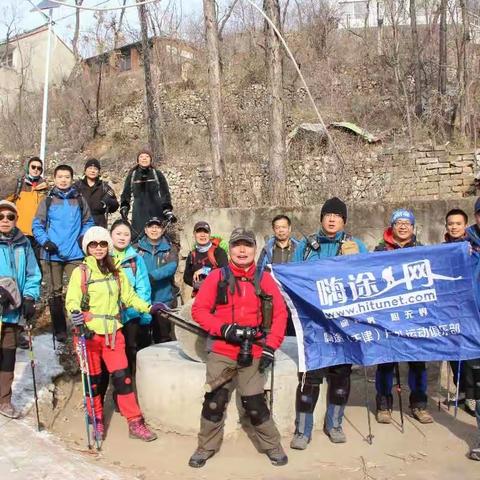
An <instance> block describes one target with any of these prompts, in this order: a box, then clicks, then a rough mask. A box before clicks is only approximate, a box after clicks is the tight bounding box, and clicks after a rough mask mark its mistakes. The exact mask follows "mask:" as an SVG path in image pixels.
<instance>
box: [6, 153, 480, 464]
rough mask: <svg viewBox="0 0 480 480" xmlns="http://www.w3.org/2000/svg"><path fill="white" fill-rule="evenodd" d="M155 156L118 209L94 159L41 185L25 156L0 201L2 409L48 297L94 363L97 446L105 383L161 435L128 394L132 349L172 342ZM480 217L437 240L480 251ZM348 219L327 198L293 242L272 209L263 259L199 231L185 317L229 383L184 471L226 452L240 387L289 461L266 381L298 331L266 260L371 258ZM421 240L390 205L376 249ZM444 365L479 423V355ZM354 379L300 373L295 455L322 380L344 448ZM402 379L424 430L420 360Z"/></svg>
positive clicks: (164, 219)
mask: <svg viewBox="0 0 480 480" xmlns="http://www.w3.org/2000/svg"><path fill="white" fill-rule="evenodd" d="M152 158H153V157H152V154H151V153H150V152H149V151H148V150H142V151H141V152H140V153H139V154H138V156H137V161H136V165H135V166H134V168H132V169H131V171H130V172H129V174H128V176H127V178H126V181H125V185H124V188H123V193H122V195H121V197H120V202H119V201H118V200H117V198H116V196H115V193H114V191H113V189H112V188H111V186H110V185H108V183H106V182H104V181H102V180H101V178H100V173H101V168H100V163H99V162H98V160H96V159H90V160H88V161H87V162H86V164H85V169H84V176H83V178H82V179H81V180H79V181H77V182H75V183H74V172H73V169H72V168H71V167H70V166H68V165H58V166H57V167H55V170H54V172H53V183H54V186H53V188H51V189H49V187H48V185H47V183H46V181H45V179H44V178H43V176H42V169H43V163H42V162H41V160H40V159H39V158H37V157H33V158H30V159H29V161H28V162H27V166H26V173H25V175H23V176H22V177H21V178H20V179H19V180H18V182H17V185H16V188H15V191H14V192H12V194H11V196H9V197H8V198H6V199H5V200H1V201H0V255H1V262H0V309H1V323H0V325H1V337H0V414H3V415H5V416H8V417H11V418H16V417H17V416H18V413H17V412H16V410H15V408H14V406H13V405H12V402H11V395H12V391H11V386H12V381H13V372H14V367H15V352H16V348H17V345H18V346H20V347H23V348H25V346H26V347H27V348H28V345H29V341H28V338H26V336H25V335H26V333H25V332H28V331H29V330H28V329H29V328H31V326H32V325H34V322H35V316H36V303H37V302H38V301H39V300H40V296H41V294H40V292H41V290H43V295H44V297H46V299H47V303H48V306H49V310H50V316H51V320H52V327H53V335H54V339H55V341H56V342H59V343H64V342H65V341H67V337H68V331H67V319H69V321H70V323H71V325H72V327H73V331H74V335H73V342H74V345H75V348H76V351H77V353H78V356H79V360H80V362H82V361H83V363H86V364H87V366H88V371H87V375H85V383H86V384H88V388H87V392H86V397H89V398H88V401H87V400H86V401H85V407H86V416H87V419H88V421H89V422H90V423H91V424H92V425H93V427H94V436H95V439H96V440H97V441H98V440H100V441H102V440H103V436H104V424H103V420H104V419H103V403H104V397H105V393H106V391H107V389H108V385H109V382H110V380H111V382H112V387H113V392H114V394H113V397H114V401H115V404H116V407H117V408H118V410H119V411H120V413H121V414H122V415H123V416H124V417H125V418H126V419H127V422H128V425H129V433H130V436H131V437H133V438H139V439H142V440H144V441H152V440H155V439H156V435H155V433H154V432H152V430H151V429H150V428H149V427H148V426H147V425H146V423H145V421H144V419H143V416H142V413H141V411H140V408H139V405H138V402H137V399H136V395H135V389H134V377H135V368H136V355H137V352H138V351H139V350H140V349H142V348H145V347H148V346H149V345H151V343H152V342H153V343H162V342H168V341H171V340H172V339H173V338H174V333H173V331H172V326H171V323H170V321H169V314H168V310H169V309H172V308H175V307H176V306H177V298H178V287H177V286H176V283H175V273H176V271H177V268H178V264H179V245H178V243H177V242H176V241H175V240H174V239H173V238H172V237H171V236H170V235H169V225H170V224H171V223H174V222H175V221H176V218H175V216H174V214H173V207H172V203H171V198H170V192H169V189H168V184H167V182H166V180H165V177H164V176H163V174H162V173H161V172H160V171H159V170H158V169H156V168H154V166H153V162H152ZM132 203H133V209H132V216H131V221H130V220H129V219H128V215H129V212H130V210H131V208H130V207H131V204H132ZM117 209H120V218H119V219H118V220H115V221H114V222H113V223H112V224H111V226H110V230H107V226H108V223H107V219H108V214H110V213H114V212H115V211H116V210H117ZM475 220H476V223H475V224H474V225H472V226H468V216H467V214H466V213H465V212H464V211H463V210H460V209H453V210H450V211H449V212H448V213H447V214H446V218H445V228H446V233H445V242H463V241H467V242H469V243H470V244H471V247H472V252H473V254H474V255H477V253H478V252H480V199H479V200H477V202H476V203H475ZM346 223H347V206H346V204H345V203H344V202H343V201H342V200H340V199H339V198H336V197H334V198H330V199H328V200H327V201H326V202H325V203H324V204H323V206H322V209H321V214H320V219H319V227H318V231H317V232H316V233H314V234H312V235H310V236H308V237H307V236H305V237H304V238H302V239H300V240H297V239H295V238H294V237H293V236H292V224H291V220H290V218H289V217H288V216H287V215H285V214H280V215H277V216H275V217H274V218H273V220H272V229H273V235H272V236H271V237H270V238H269V239H268V240H267V241H266V243H265V246H264V247H263V248H262V249H261V251H258V249H257V240H256V234H255V233H254V232H253V231H251V230H248V229H245V228H243V227H241V226H240V227H237V228H235V229H234V230H233V231H232V232H231V235H230V238H229V239H228V241H225V240H223V239H222V238H220V237H218V236H215V235H213V233H212V228H211V226H210V223H209V222H208V221H206V220H201V221H198V222H197V223H196V224H195V225H194V228H193V236H194V241H195V245H194V247H193V249H192V250H191V251H190V253H189V254H188V256H187V259H186V263H185V269H184V275H183V280H184V282H185V284H187V285H189V286H190V287H192V294H191V295H192V298H193V304H192V318H193V320H194V321H195V322H196V323H198V325H199V326H200V327H201V328H202V329H203V330H205V331H206V332H207V333H208V334H209V335H210V337H211V340H212V341H211V342H209V352H208V356H207V362H206V380H207V383H211V382H213V381H215V380H217V379H218V378H219V377H220V376H221V375H222V374H223V373H224V372H225V371H226V370H229V369H230V370H231V371H234V372H235V376H234V377H230V378H229V379H227V380H226V381H225V382H223V383H222V384H221V385H219V386H218V387H217V388H215V389H213V391H211V392H208V393H206V394H205V398H204V402H203V406H202V409H201V414H200V432H199V435H198V446H197V448H196V450H195V452H194V453H193V455H192V456H191V458H190V460H189V465H190V466H191V467H196V468H198V467H202V466H203V465H205V463H206V462H207V460H208V459H209V458H211V457H212V456H213V455H214V454H215V453H216V452H218V450H219V449H220V445H221V442H222V438H223V426H224V421H225V412H226V408H227V405H228V402H229V400H230V397H231V394H232V391H233V390H234V389H235V388H236V389H237V392H238V394H239V395H240V397H241V404H242V407H243V409H244V411H245V414H246V415H247V416H248V417H249V419H250V422H251V425H252V427H253V428H254V430H255V434H256V438H257V440H258V445H259V447H260V450H261V451H263V452H264V453H265V454H266V455H267V456H268V458H269V460H270V461H271V463H272V464H273V465H278V466H280V465H285V464H286V463H287V462H288V457H287V455H286V453H285V451H284V449H283V448H282V445H281V438H280V434H279V432H278V430H277V428H276V426H275V423H274V421H273V418H272V416H271V412H270V409H269V407H268V405H267V402H266V397H265V376H264V373H265V371H266V370H267V369H268V368H269V367H270V366H271V365H272V362H273V361H274V356H275V351H276V350H277V349H278V348H279V347H280V346H281V344H282V342H283V339H284V337H285V335H295V327H294V325H293V322H292V319H291V314H290V312H289V310H288V309H287V306H286V304H285V301H284V299H283V296H282V293H281V291H280V289H279V287H278V286H277V283H276V282H275V280H274V279H273V277H272V275H271V273H270V265H271V264H277V263H288V262H309V261H314V260H317V259H322V258H326V257H335V256H343V255H354V254H360V253H367V251H368V250H367V248H366V246H365V244H364V243H363V242H362V241H361V240H360V239H359V238H357V237H354V236H352V235H351V234H350V233H347V232H346V230H345V226H346ZM420 245H421V243H420V242H419V241H418V239H417V238H416V236H415V216H414V213H413V212H412V211H410V210H407V209H398V210H395V211H394V212H393V213H392V215H391V219H390V224H389V225H388V227H387V228H386V230H385V232H384V235H383V238H382V239H381V241H380V242H379V244H378V246H377V247H376V248H375V250H376V251H388V250H395V249H401V248H410V247H416V246H420ZM257 254H258V255H257ZM257 256H258V260H257V261H255V259H256V258H257ZM42 277H43V285H42ZM64 279H66V280H67V282H68V285H64ZM65 286H67V288H66V294H65V297H64V287H65ZM246 346H247V347H246ZM82 352H83V353H82ZM82 354H83V357H82ZM479 357H480V355H479ZM451 368H452V371H453V373H454V375H453V378H454V382H455V383H458V385H456V387H457V390H458V392H461V393H462V394H463V395H464V397H465V408H466V409H469V410H470V411H471V413H472V414H476V416H477V421H478V423H479V428H480V389H479V385H480V378H478V373H477V372H479V371H480V359H479V360H470V361H466V362H462V366H461V372H460V374H459V375H458V372H459V368H460V366H459V364H458V362H451ZM395 369H398V364H394V363H388V364H383V365H379V366H378V367H377V369H376V378H375V388H376V419H377V422H378V423H380V424H388V423H391V422H392V416H391V412H392V408H393V396H392V389H393V384H394V372H395ZM351 371H352V365H349V364H343V365H335V366H332V367H328V368H324V369H319V370H310V371H306V372H298V386H297V391H296V399H295V422H294V424H295V431H294V434H293V438H292V440H291V442H290V447H291V448H293V449H297V450H304V449H306V448H307V447H308V444H309V443H310V441H311V439H312V435H313V429H314V410H315V407H316V404H317V401H318V398H319V394H320V386H321V384H322V383H323V381H324V379H326V381H327V384H328V391H327V408H326V413H325V420H324V425H323V431H324V433H325V434H326V435H327V436H328V438H329V439H330V440H331V441H332V442H333V443H344V442H346V436H345V432H344V431H343V426H342V424H343V418H344V412H345V407H346V405H347V403H348V399H349V395H350V376H351ZM457 378H458V379H459V382H457ZM408 385H409V388H410V399H409V400H410V409H411V414H412V416H413V417H414V418H415V419H416V420H417V421H419V422H420V423H424V424H426V423H432V422H433V417H432V415H431V414H430V413H429V411H428V409H427V400H428V396H427V367H426V364H425V362H409V373H408ZM469 456H470V458H472V459H474V460H480V443H478V444H477V445H474V446H473V447H472V448H471V450H470V453H469Z"/></svg>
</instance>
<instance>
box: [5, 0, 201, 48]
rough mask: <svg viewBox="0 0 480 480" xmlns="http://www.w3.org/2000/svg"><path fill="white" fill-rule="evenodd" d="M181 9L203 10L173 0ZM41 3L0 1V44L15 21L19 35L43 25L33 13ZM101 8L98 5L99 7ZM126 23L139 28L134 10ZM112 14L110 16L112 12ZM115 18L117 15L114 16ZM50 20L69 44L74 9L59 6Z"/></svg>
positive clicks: (194, 0)
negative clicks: (9, 25)
mask: <svg viewBox="0 0 480 480" xmlns="http://www.w3.org/2000/svg"><path fill="white" fill-rule="evenodd" d="M135 1H136V0H127V5H132V4H134V3H135ZM173 1H175V2H176V3H177V5H180V3H181V7H182V11H183V13H184V14H186V15H189V14H198V13H199V12H200V11H201V8H202V0H173ZM39 3H40V0H30V1H29V0H0V40H2V39H4V38H5V36H6V33H7V25H6V24H7V23H9V22H10V20H11V19H12V17H13V16H14V17H15V27H16V29H17V31H19V32H22V31H25V30H31V29H33V28H36V27H38V26H40V25H43V24H44V23H45V21H46V20H45V17H43V16H42V14H41V13H40V12H38V11H33V12H32V9H33V8H34V7H33V5H38V4H39ZM65 3H69V4H71V5H72V4H74V3H75V1H74V0H65ZM167 3H168V2H167V1H166V0H162V2H159V4H160V5H162V4H167ZM99 4H100V5H99ZM121 4H122V1H121V0H84V2H83V5H84V6H87V7H94V6H97V5H98V6H99V8H105V7H116V6H119V5H121ZM126 12H127V13H126V15H125V17H126V19H127V21H128V23H129V25H130V26H131V27H132V28H135V29H136V28H138V17H137V11H136V9H135V8H130V9H127V10H126ZM112 13H113V12H112ZM117 14H118V12H117ZM53 18H54V21H56V25H55V31H56V33H57V34H58V35H59V36H60V37H62V39H63V40H65V41H66V43H67V44H70V40H71V38H72V36H73V30H74V25H75V9H74V8H71V7H67V6H61V7H58V8H55V9H54V10H53ZM94 23H95V19H94V12H88V11H82V13H81V32H84V33H85V32H87V31H88V29H89V28H91V27H92V25H94Z"/></svg>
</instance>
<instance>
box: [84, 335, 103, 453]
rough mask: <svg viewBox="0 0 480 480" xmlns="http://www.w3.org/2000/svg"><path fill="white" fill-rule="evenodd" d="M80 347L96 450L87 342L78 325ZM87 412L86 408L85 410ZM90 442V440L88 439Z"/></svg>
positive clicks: (96, 441)
mask: <svg viewBox="0 0 480 480" xmlns="http://www.w3.org/2000/svg"><path fill="white" fill-rule="evenodd" d="M79 342H80V348H81V353H82V360H83V367H84V371H85V376H86V379H87V389H88V396H89V398H90V411H91V412H92V424H93V431H94V439H95V444H96V447H97V451H99V450H100V440H99V438H98V437H99V435H98V429H97V417H96V415H95V405H94V401H93V389H92V382H91V380H90V367H89V365H88V356H87V343H86V339H85V327H80V336H79ZM87 413H88V410H87ZM89 443H90V441H89Z"/></svg>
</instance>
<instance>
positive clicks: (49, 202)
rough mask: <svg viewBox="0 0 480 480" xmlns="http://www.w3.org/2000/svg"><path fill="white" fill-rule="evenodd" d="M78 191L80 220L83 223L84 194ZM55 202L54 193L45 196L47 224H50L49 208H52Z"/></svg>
mask: <svg viewBox="0 0 480 480" xmlns="http://www.w3.org/2000/svg"><path fill="white" fill-rule="evenodd" d="M77 192H78V197H77V202H78V207H79V208H80V222H81V223H82V225H83V202H82V200H83V196H82V194H81V193H80V192H79V191H78V190H77ZM52 202H53V195H52V194H51V193H50V194H49V195H48V196H47V198H45V208H46V211H45V225H48V210H49V209H50V206H51V205H52Z"/></svg>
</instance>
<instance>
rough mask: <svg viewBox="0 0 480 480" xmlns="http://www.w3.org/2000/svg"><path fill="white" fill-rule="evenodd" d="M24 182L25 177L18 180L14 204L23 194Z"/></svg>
mask: <svg viewBox="0 0 480 480" xmlns="http://www.w3.org/2000/svg"><path fill="white" fill-rule="evenodd" d="M24 181H25V177H24V176H21V177H18V178H17V184H16V185H15V192H14V194H13V203H15V202H16V201H17V200H18V199H19V198H20V193H21V192H22V188H23V182H24Z"/></svg>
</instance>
